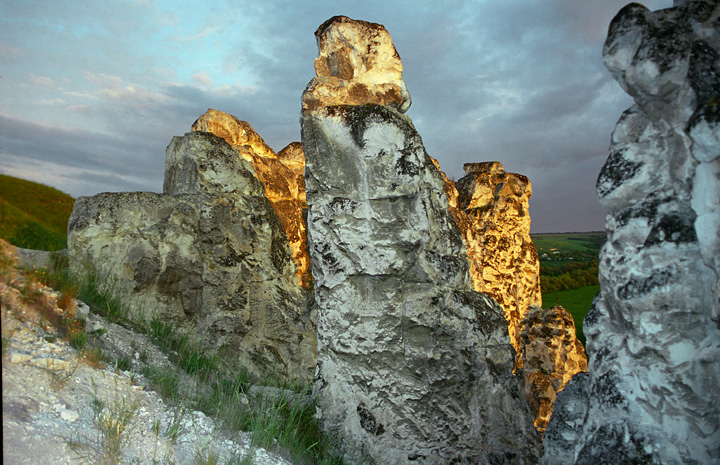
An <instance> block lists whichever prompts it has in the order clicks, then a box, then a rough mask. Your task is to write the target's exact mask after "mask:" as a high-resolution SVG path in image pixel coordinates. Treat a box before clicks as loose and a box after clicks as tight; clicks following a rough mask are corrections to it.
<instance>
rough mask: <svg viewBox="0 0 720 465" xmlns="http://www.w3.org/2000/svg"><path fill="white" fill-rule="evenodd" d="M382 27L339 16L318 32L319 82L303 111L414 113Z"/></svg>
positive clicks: (397, 58)
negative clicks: (373, 108) (336, 108)
mask: <svg viewBox="0 0 720 465" xmlns="http://www.w3.org/2000/svg"><path fill="white" fill-rule="evenodd" d="M389 36H390V35H389V34H388V32H387V31H386V30H385V28H384V27H383V26H382V25H380V24H374V23H368V22H365V21H355V20H352V19H350V18H346V17H345V16H335V17H333V18H330V19H329V20H327V21H325V23H323V24H322V25H321V26H320V27H319V28H318V29H317V31H315V38H316V39H317V44H318V51H319V53H318V57H317V58H316V59H315V73H316V74H317V76H316V77H315V78H313V80H312V81H310V83H309V84H308V85H307V87H306V88H305V91H304V92H303V96H302V108H303V111H308V110H314V109H316V108H321V107H326V106H329V105H364V104H366V103H377V104H378V105H386V106H391V107H393V108H395V109H397V110H398V111H399V112H400V113H405V112H406V111H407V110H408V108H410V103H411V99H410V93H409V92H408V90H407V88H406V87H405V81H403V76H402V70H403V68H402V63H401V61H400V55H398V53H397V51H396V50H395V46H394V45H393V44H392V41H389V40H388V39H387V38H388V37H389Z"/></svg>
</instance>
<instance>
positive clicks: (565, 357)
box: [518, 305, 588, 432]
mask: <svg viewBox="0 0 720 465" xmlns="http://www.w3.org/2000/svg"><path fill="white" fill-rule="evenodd" d="M519 327H520V331H519V333H518V337H519V340H520V348H521V350H522V360H523V362H524V366H523V368H522V369H521V370H520V373H521V374H522V376H523V380H524V384H523V387H524V389H525V399H526V400H527V402H528V405H530V409H531V410H532V412H533V417H534V419H535V428H537V430H538V431H540V432H543V431H545V427H546V426H547V423H548V420H550V415H551V414H552V411H553V404H554V402H555V398H556V397H557V393H558V392H560V391H562V390H563V388H564V387H565V386H566V385H567V384H568V383H569V382H570V379H572V377H573V376H575V375H576V374H577V373H580V372H585V371H587V369H588V368H587V355H585V347H583V345H582V343H581V342H580V341H579V340H578V338H577V336H576V334H575V321H574V320H573V317H572V315H570V312H568V311H567V310H565V309H564V308H563V307H561V306H560V305H557V306H555V307H552V308H545V309H543V308H540V307H535V306H533V307H531V308H530V309H529V311H527V312H526V313H525V315H524V316H523V319H522V320H521V321H520V325H519Z"/></svg>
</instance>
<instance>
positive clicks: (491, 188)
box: [455, 161, 542, 368]
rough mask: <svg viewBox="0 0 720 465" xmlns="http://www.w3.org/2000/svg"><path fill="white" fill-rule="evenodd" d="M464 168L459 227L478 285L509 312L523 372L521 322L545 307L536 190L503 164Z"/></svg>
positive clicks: (475, 282) (511, 328)
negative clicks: (533, 228) (534, 213)
mask: <svg viewBox="0 0 720 465" xmlns="http://www.w3.org/2000/svg"><path fill="white" fill-rule="evenodd" d="M463 168H464V169H465V173H467V176H465V177H463V178H462V179H460V180H459V181H458V182H457V183H455V186H456V187H457V190H458V199H457V208H458V210H459V215H462V218H461V219H459V220H458V223H460V224H461V227H460V229H461V231H462V233H463V236H464V239H465V244H466V245H467V251H468V260H469V261H470V274H471V276H472V280H473V285H474V286H475V290H476V291H478V292H484V293H486V294H490V295H491V296H492V298H493V299H495V300H497V302H498V303H499V304H500V306H501V307H502V308H503V311H504V312H505V319H506V320H507V322H508V332H509V333H510V341H511V342H512V344H513V346H514V347H515V350H516V352H517V353H518V367H519V368H522V366H523V364H522V357H521V354H522V347H521V343H520V334H519V333H520V330H521V329H522V326H521V324H522V323H521V320H522V318H523V317H524V316H525V313H527V311H528V310H529V309H530V307H531V306H540V305H542V295H541V293H540V259H539V258H538V254H537V250H536V249H535V245H533V242H532V239H530V212H529V200H530V196H531V195H532V187H531V185H530V181H529V180H528V178H527V177H526V176H523V175H521V174H515V173H507V172H505V170H504V168H503V166H502V164H500V163H499V162H497V161H494V162H485V163H466V164H465V165H464V166H463ZM459 215H456V217H457V216H459Z"/></svg>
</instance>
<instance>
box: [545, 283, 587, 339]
mask: <svg viewBox="0 0 720 465" xmlns="http://www.w3.org/2000/svg"><path fill="white" fill-rule="evenodd" d="M599 291H600V286H586V287H581V288H579V289H571V290H569V291H560V292H552V293H549V294H543V296H542V301H543V303H542V307H543V308H550V307H554V306H555V305H558V304H559V305H562V306H563V307H564V308H565V310H567V311H568V312H570V314H571V315H572V317H573V319H574V320H575V329H576V331H577V336H578V339H580V341H581V342H582V343H583V345H585V333H583V319H584V318H585V315H586V314H587V312H588V310H590V305H591V304H592V301H593V299H594V298H595V295H596V294H597V293H598V292H599Z"/></svg>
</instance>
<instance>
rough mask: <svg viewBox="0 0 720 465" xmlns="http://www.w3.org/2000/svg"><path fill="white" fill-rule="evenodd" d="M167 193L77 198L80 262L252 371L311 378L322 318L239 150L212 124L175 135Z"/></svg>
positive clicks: (140, 310)
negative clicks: (316, 319)
mask: <svg viewBox="0 0 720 465" xmlns="http://www.w3.org/2000/svg"><path fill="white" fill-rule="evenodd" d="M164 189H165V194H154V193H147V192H129V193H128V192H126V193H106V194H99V195H96V196H94V197H81V198H79V199H78V200H77V201H76V202H75V206H74V209H73V213H72V215H71V217H70V222H69V225H68V245H69V248H70V253H71V262H72V264H73V266H74V267H79V268H84V267H86V266H88V265H89V266H91V267H94V268H96V269H97V270H98V272H99V274H100V275H101V276H102V277H103V278H106V279H105V280H106V281H107V282H110V283H112V284H113V285H114V286H115V290H116V292H118V293H120V294H121V295H122V296H123V299H124V300H126V301H127V302H128V303H129V304H130V306H131V308H132V309H133V311H134V312H136V313H137V314H138V315H139V316H141V317H143V318H145V319H147V320H149V319H151V318H152V317H154V316H157V317H159V318H160V319H162V320H169V321H174V322H176V323H178V324H180V325H181V326H184V327H185V328H186V329H188V330H189V331H191V334H192V335H193V336H194V337H197V338H198V339H201V340H202V341H203V342H204V343H205V344H207V345H209V346H210V347H213V348H216V349H217V350H218V351H219V353H220V355H221V356H223V358H224V359H225V360H227V361H229V362H231V363H236V364H237V365H238V366H246V367H247V368H248V369H249V370H250V371H251V372H252V373H253V374H256V375H260V374H262V373H263V372H264V371H266V370H268V369H270V370H277V371H278V372H279V373H280V374H282V375H286V376H288V377H290V378H300V379H308V378H310V377H311V373H312V370H313V369H314V366H315V360H316V356H315V351H316V342H315V325H314V323H313V321H312V320H311V318H310V315H309V312H308V311H307V310H306V304H305V295H304V294H303V292H302V291H301V289H300V288H299V287H298V286H297V284H296V282H295V279H294V275H295V267H294V263H293V261H292V257H291V255H290V249H289V247H288V242H287V238H286V235H285V233H284V232H283V228H282V225H281V223H280V221H279V220H278V217H277V215H276V213H275V211H274V209H273V207H272V206H271V204H270V203H269V202H268V200H267V198H266V197H265V189H264V188H263V185H262V184H261V183H260V182H259V181H258V180H257V179H256V177H255V175H254V170H253V167H252V165H251V164H250V163H249V162H247V161H245V160H244V159H243V157H242V156H241V154H240V153H239V152H238V150H236V149H234V148H232V147H230V146H229V145H228V144H227V143H226V142H225V141H224V140H223V139H221V138H219V137H217V136H214V135H212V134H209V133H204V132H195V133H189V134H186V135H185V136H184V137H175V138H174V139H173V140H172V142H171V143H170V145H169V146H168V149H167V161H166V173H165V188H164Z"/></svg>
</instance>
